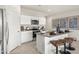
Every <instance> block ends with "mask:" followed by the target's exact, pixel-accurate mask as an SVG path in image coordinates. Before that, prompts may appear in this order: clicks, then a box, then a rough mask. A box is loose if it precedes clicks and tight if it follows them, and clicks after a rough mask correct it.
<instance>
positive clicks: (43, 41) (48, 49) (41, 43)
mask: <svg viewBox="0 0 79 59" xmlns="http://www.w3.org/2000/svg"><path fill="white" fill-rule="evenodd" d="M70 33H71V32H68V33H62V34H56V35H49V34H48V33H44V34H42V33H37V40H36V43H37V44H36V45H37V50H38V51H39V52H40V53H42V54H55V49H56V48H55V47H54V46H53V45H52V44H51V43H50V41H51V40H58V39H64V38H65V37H68V36H69V34H70ZM61 48H62V46H61V47H59V49H61Z"/></svg>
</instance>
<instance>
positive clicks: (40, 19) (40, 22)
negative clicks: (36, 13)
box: [39, 17, 46, 25]
mask: <svg viewBox="0 0 79 59" xmlns="http://www.w3.org/2000/svg"><path fill="white" fill-rule="evenodd" d="M45 24H46V19H45V17H39V25H45Z"/></svg>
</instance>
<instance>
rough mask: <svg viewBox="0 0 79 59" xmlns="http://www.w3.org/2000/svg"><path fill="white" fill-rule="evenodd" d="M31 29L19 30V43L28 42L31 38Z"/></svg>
mask: <svg viewBox="0 0 79 59" xmlns="http://www.w3.org/2000/svg"><path fill="white" fill-rule="evenodd" d="M32 33H33V32H32V31H23V32H21V43H25V42H29V41H32V40H33V35H32Z"/></svg>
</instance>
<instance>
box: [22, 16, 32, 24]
mask: <svg viewBox="0 0 79 59" xmlns="http://www.w3.org/2000/svg"><path fill="white" fill-rule="evenodd" d="M21 24H31V18H30V16H24V15H22V16H21Z"/></svg>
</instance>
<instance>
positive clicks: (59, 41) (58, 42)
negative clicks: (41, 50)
mask: <svg viewBox="0 0 79 59" xmlns="http://www.w3.org/2000/svg"><path fill="white" fill-rule="evenodd" d="M50 43H51V44H52V45H54V46H55V47H56V54H58V46H61V45H63V44H64V42H63V39H59V40H52V41H50Z"/></svg>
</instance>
